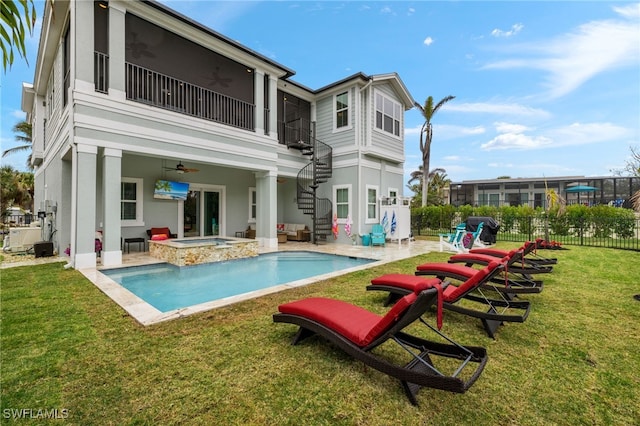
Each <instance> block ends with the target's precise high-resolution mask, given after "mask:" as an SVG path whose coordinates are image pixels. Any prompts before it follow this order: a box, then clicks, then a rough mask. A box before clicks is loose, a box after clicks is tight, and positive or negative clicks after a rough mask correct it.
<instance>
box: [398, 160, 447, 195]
mask: <svg viewBox="0 0 640 426" xmlns="http://www.w3.org/2000/svg"><path fill="white" fill-rule="evenodd" d="M422 167H423V166H420V167H419V168H418V170H414V171H413V172H411V175H410V176H411V178H410V179H409V181H408V182H407V188H409V189H410V190H411V191H413V192H414V193H415V194H416V196H418V194H420V195H421V194H423V193H424V192H423V185H424V173H423V170H424V169H423V168H422ZM428 179H429V182H433V183H434V184H435V186H433V185H432V186H433V188H429V189H428V190H431V189H433V190H432V191H431V195H433V196H435V197H439V198H441V193H442V190H443V188H444V187H446V186H447V185H448V184H449V182H451V180H450V179H448V178H447V171H446V170H445V169H442V168H435V169H432V170H430V171H429V176H428ZM415 181H418V182H419V183H413V182H415ZM423 198H424V197H423ZM439 202H442V200H441V199H440V200H439ZM433 204H436V203H433Z"/></svg>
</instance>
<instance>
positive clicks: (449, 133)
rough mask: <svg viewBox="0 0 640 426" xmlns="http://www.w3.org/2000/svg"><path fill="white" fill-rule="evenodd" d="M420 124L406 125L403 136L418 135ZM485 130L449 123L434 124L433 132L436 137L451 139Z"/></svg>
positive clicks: (484, 130)
mask: <svg viewBox="0 0 640 426" xmlns="http://www.w3.org/2000/svg"><path fill="white" fill-rule="evenodd" d="M420 129H422V124H419V125H418V126H415V127H407V128H405V130H404V134H405V137H406V136H413V135H419V134H420ZM485 132H486V129H485V128H484V127H482V126H475V127H465V126H456V125H451V124H434V125H433V133H434V134H437V135H438V136H437V137H438V139H452V138H459V137H463V136H470V135H481V134H484V133H485Z"/></svg>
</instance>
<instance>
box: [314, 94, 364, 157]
mask: <svg viewBox="0 0 640 426" xmlns="http://www.w3.org/2000/svg"><path fill="white" fill-rule="evenodd" d="M345 91H346V90H345V89H340V90H335V91H332V92H331V93H329V94H328V95H327V96H324V94H323V96H324V97H323V98H320V99H318V101H317V102H316V120H317V124H316V131H317V137H318V139H320V140H321V141H322V142H324V143H326V144H328V145H331V147H332V148H333V149H340V148H353V149H355V148H356V140H355V138H356V132H355V129H356V126H355V123H356V119H357V117H356V116H355V114H356V108H355V91H354V89H353V88H349V89H348V92H349V93H350V100H351V105H349V128H347V129H334V114H335V105H334V96H335V95H336V94H340V93H344V92H345Z"/></svg>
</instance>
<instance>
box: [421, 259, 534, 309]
mask: <svg viewBox="0 0 640 426" xmlns="http://www.w3.org/2000/svg"><path fill="white" fill-rule="evenodd" d="M454 256H458V255H454ZM454 256H452V257H451V258H454ZM451 258H450V260H449V262H450V263H441V262H435V263H423V264H421V265H418V266H417V267H416V272H415V274H416V275H427V276H434V277H437V278H440V279H441V280H445V279H454V280H457V281H466V280H468V279H470V278H471V277H473V276H474V275H475V274H476V273H477V272H478V271H479V270H480V269H478V268H474V267H472V266H469V265H459V264H456V263H452V262H451ZM515 259H516V255H515V254H512V256H511V257H504V258H502V259H498V258H495V257H494V258H491V261H499V262H501V263H502V264H503V265H504V268H503V269H502V271H500V273H498V274H495V275H493V276H492V277H491V278H490V279H488V280H485V282H484V283H482V284H481V285H480V286H481V288H483V289H487V290H494V291H497V292H498V293H501V295H502V296H503V297H505V298H507V299H508V300H513V298H514V297H515V296H516V295H518V294H535V293H540V292H541V291H542V289H543V283H542V281H541V280H534V279H532V278H531V276H528V275H527V276H525V275H523V274H520V273H519V272H520V271H519V270H518V269H517V268H512V266H511V265H512V263H513V262H514V261H515ZM488 263H490V262H487V264H488ZM483 267H486V265H485V266H483ZM514 271H515V273H514Z"/></svg>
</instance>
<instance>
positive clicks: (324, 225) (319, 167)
mask: <svg viewBox="0 0 640 426" xmlns="http://www.w3.org/2000/svg"><path fill="white" fill-rule="evenodd" d="M292 124H293V125H292ZM309 124H311V123H309V122H308V121H306V120H303V119H300V120H297V121H296V122H294V123H286V125H285V126H284V129H283V130H284V132H283V133H282V135H283V136H284V140H285V143H286V145H287V146H288V147H290V148H296V149H299V150H300V152H302V154H303V155H308V156H310V162H309V164H307V165H306V166H304V167H303V168H302V169H301V170H300V171H299V172H298V177H297V191H296V192H297V194H296V199H297V203H298V208H299V209H300V210H302V212H303V213H304V214H308V215H311V217H312V226H313V229H312V230H311V234H312V241H313V243H314V244H315V243H317V242H318V241H326V239H327V236H328V235H331V225H332V223H331V222H332V210H333V203H332V202H331V200H330V199H328V198H319V197H318V196H317V189H318V187H319V185H320V184H321V183H324V182H327V180H329V178H331V175H332V173H333V149H332V148H331V147H330V146H329V145H327V144H325V143H323V142H321V141H319V140H318V139H316V138H315V136H314V135H315V129H314V131H312V130H311V126H310V125H309ZM291 136H294V137H291Z"/></svg>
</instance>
